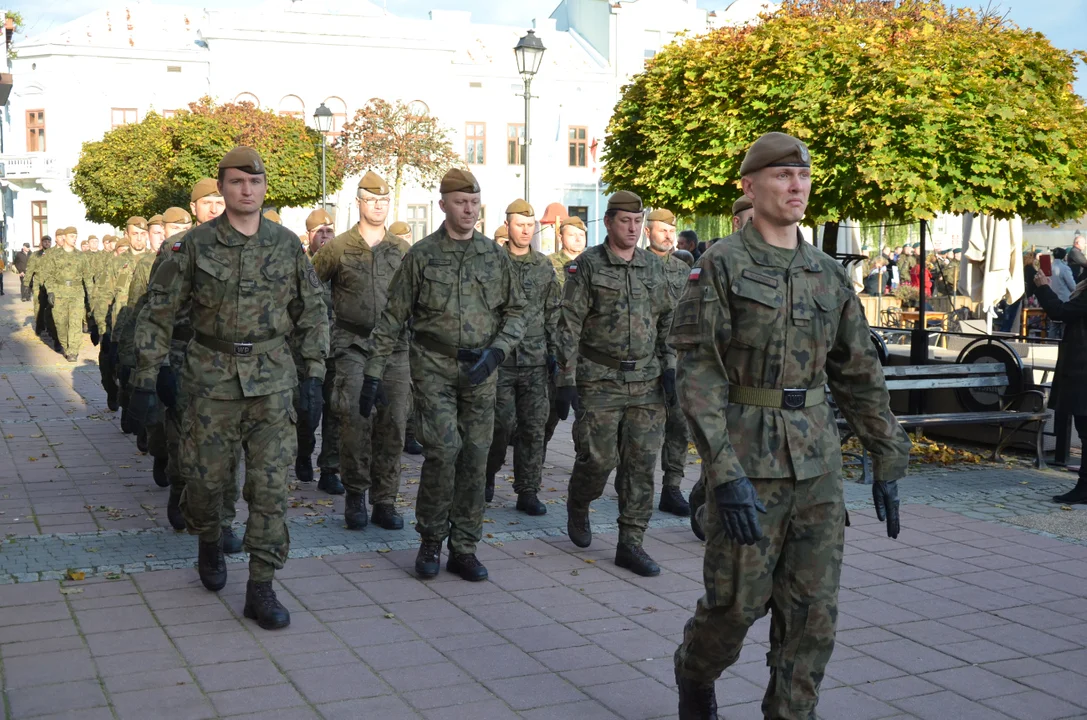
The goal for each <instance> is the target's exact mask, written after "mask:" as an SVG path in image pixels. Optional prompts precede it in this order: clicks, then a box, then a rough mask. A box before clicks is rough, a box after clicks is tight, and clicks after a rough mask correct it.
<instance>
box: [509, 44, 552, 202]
mask: <svg viewBox="0 0 1087 720" xmlns="http://www.w3.org/2000/svg"><path fill="white" fill-rule="evenodd" d="M545 49H546V48H544V44H543V42H542V41H541V40H540V38H538V37H536V31H535V30H529V31H528V33H527V34H526V35H525V36H524V37H523V38H521V39H520V40H518V41H517V45H516V46H515V47H514V48H513V55H514V57H516V58H517V72H519V73H520V74H521V79H522V80H524V82H525V96H524V97H525V157H524V161H525V202H531V201H530V200H529V199H528V175H529V172H528V168H529V165H528V155H529V152H528V151H529V146H530V145H531V144H532V139H531V138H532V134H531V129H530V127H531V126H530V124H529V123H530V114H529V106H530V105H531V103H532V78H533V76H534V75H535V74H536V73H537V72H539V70H540V63H542V62H543V55H544V50H545Z"/></svg>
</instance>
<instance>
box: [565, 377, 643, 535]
mask: <svg viewBox="0 0 1087 720" xmlns="http://www.w3.org/2000/svg"><path fill="white" fill-rule="evenodd" d="M578 394H579V396H580V400H581V408H580V409H579V410H578V411H577V414H576V417H575V423H574V452H575V459H574V469H573V472H571V474H570V489H569V494H568V499H567V503H568V504H569V505H571V506H572V507H575V508H578V509H585V508H588V507H589V503H591V502H592V501H593V500H596V499H597V498H599V497H600V496H601V495H603V494H604V487H605V486H606V485H607V484H608V476H609V475H610V474H611V471H612V470H616V473H615V492H616V494H618V496H619V542H622V543H628V544H630V545H641V544H642V538H643V536H644V535H645V530H646V528H647V527H649V519H650V518H651V517H653V470H654V468H655V466H656V464H657V454H658V453H659V452H660V447H661V437H662V436H663V435H664V421H665V413H664V402H663V399H662V397H661V390H660V382H659V381H658V380H656V379H654V380H649V381H638V382H630V383H624V382H611V381H602V382H596V383H586V384H584V385H579V386H578Z"/></svg>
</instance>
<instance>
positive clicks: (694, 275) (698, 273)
mask: <svg viewBox="0 0 1087 720" xmlns="http://www.w3.org/2000/svg"><path fill="white" fill-rule="evenodd" d="M700 277H702V268H700V267H696V268H691V274H690V275H688V276H687V280H688V281H690V282H698V279H699V278H700Z"/></svg>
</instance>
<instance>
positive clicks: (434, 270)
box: [419, 265, 457, 310]
mask: <svg viewBox="0 0 1087 720" xmlns="http://www.w3.org/2000/svg"><path fill="white" fill-rule="evenodd" d="M456 279H457V278H456V276H455V275H454V274H453V273H452V272H451V271H449V270H447V269H445V268H440V267H435V266H433V265H428V266H426V267H425V268H423V285H422V287H421V288H419V304H420V305H422V306H423V307H425V308H427V309H428V310H444V309H445V306H446V304H448V302H449V296H450V295H451V294H452V292H453V286H454V285H455V284H456Z"/></svg>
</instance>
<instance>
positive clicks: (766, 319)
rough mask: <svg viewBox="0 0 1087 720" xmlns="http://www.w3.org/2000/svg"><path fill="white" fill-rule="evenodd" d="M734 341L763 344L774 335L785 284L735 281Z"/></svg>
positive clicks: (749, 344) (733, 300) (743, 343)
mask: <svg viewBox="0 0 1087 720" xmlns="http://www.w3.org/2000/svg"><path fill="white" fill-rule="evenodd" d="M731 295H732V297H730V298H729V301H730V304H731V306H732V342H733V343H739V344H741V345H746V346H747V347H752V348H763V347H765V346H767V345H769V344H770V341H771V340H772V339H773V338H774V335H775V333H774V332H773V329H774V327H775V326H776V325H777V322H778V318H779V316H780V315H781V306H782V303H784V301H785V294H784V292H783V291H782V289H781V288H775V287H770V286H769V285H763V284H762V283H758V282H755V281H753V280H748V279H746V278H741V279H739V280H737V281H736V282H734V283H733V284H732V288H731Z"/></svg>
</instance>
